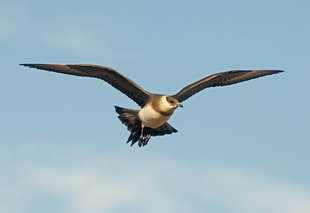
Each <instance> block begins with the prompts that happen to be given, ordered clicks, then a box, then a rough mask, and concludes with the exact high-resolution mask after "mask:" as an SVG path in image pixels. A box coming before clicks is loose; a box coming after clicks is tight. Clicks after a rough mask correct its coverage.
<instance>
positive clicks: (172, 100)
mask: <svg viewBox="0 0 310 213" xmlns="http://www.w3.org/2000/svg"><path fill="white" fill-rule="evenodd" d="M166 100H167V102H168V104H169V105H170V106H171V107H172V108H174V109H176V108H178V107H183V105H182V104H181V103H180V102H179V101H178V100H177V99H175V98H172V97H170V96H166Z"/></svg>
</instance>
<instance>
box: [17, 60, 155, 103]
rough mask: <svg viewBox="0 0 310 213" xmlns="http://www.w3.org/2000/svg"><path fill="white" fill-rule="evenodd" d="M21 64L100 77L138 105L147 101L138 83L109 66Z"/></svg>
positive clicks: (70, 73)
mask: <svg viewBox="0 0 310 213" xmlns="http://www.w3.org/2000/svg"><path fill="white" fill-rule="evenodd" d="M21 65H23V66H27V67H31V68H37V69H42V70H48V71H53V72H59V73H64V74H69V75H77V76H83V77H94V78H99V79H102V80H104V81H106V82H108V83H109V84H111V85H112V86H113V87H115V88H116V89H118V90H119V91H121V92H122V93H124V94H125V95H127V96H128V97H129V98H131V99H132V100H133V101H135V102H136V103H137V104H138V105H139V106H140V107H143V106H144V105H145V103H146V102H147V101H148V97H149V94H150V93H148V92H147V91H145V90H144V89H142V88H141V87H140V86H139V85H138V84H136V83H135V82H133V81H132V80H130V79H129V78H126V77H125V76H123V75H121V74H120V73H119V72H117V71H115V70H114V69H112V68H109V67H103V66H97V65H89V64H21Z"/></svg>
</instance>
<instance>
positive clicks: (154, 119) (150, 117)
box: [138, 105, 171, 128]
mask: <svg viewBox="0 0 310 213" xmlns="http://www.w3.org/2000/svg"><path fill="white" fill-rule="evenodd" d="M138 116H139V118H140V120H141V121H142V123H143V125H144V126H146V127H151V128H157V127H160V126H161V125H163V124H164V123H166V121H167V120H168V119H169V118H170V116H171V115H169V116H164V115H162V114H160V113H159V112H157V111H155V110H154V109H153V108H152V106H150V105H146V106H145V107H143V108H142V109H141V110H140V111H139V113H138Z"/></svg>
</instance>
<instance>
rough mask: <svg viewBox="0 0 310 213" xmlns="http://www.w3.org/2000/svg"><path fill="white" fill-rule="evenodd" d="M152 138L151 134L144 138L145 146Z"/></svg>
mask: <svg viewBox="0 0 310 213" xmlns="http://www.w3.org/2000/svg"><path fill="white" fill-rule="evenodd" d="M150 138H151V135H147V136H146V137H145V138H144V140H143V146H145V145H146V144H147V142H149V140H150Z"/></svg>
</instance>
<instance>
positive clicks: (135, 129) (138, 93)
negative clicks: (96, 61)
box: [20, 64, 283, 146]
mask: <svg viewBox="0 0 310 213" xmlns="http://www.w3.org/2000/svg"><path fill="white" fill-rule="evenodd" d="M20 65H23V66H27V67H31V68H37V69H41V70H48V71H53V72H58V73H64V74H69V75H76V76H82V77H94V78H99V79H102V80H104V81H106V82H107V83H109V84H111V85H112V86H113V87H115V88H116V89H118V90H119V91H121V92H122V93H124V94H125V95H127V96H128V97H129V98H130V99H132V100H133V101H135V102H136V103H137V104H138V105H139V106H140V107H141V109H140V110H134V109H126V108H122V107H118V106H115V110H116V112H117V113H118V114H119V116H118V118H119V120H120V121H121V122H122V123H123V124H124V125H126V126H127V129H128V130H129V131H130V132H131V133H130V135H129V138H128V140H127V143H128V142H131V146H132V145H133V144H135V143H136V142H138V145H139V146H145V145H146V144H147V143H148V141H149V140H150V138H151V136H158V135H165V134H172V133H175V132H177V130H176V129H175V128H173V127H172V126H171V125H170V124H169V123H168V122H167V121H168V120H169V118H170V117H171V116H172V114H173V112H174V111H175V110H176V109H177V108H178V107H183V105H182V104H181V103H182V102H183V101H185V100H186V99H188V98H189V97H191V96H192V95H194V94H196V93H198V92H200V91H202V90H203V89H205V88H208V87H216V86H227V85H231V84H235V83H239V82H242V81H247V80H250V79H254V78H258V77H262V76H265V75H272V74H276V73H280V72H283V70H234V71H228V72H222V73H217V74H213V75H210V76H208V77H205V78H203V79H201V80H199V81H196V82H194V83H192V84H190V85H188V86H186V87H184V88H183V89H182V90H180V91H179V92H178V93H177V94H175V95H172V96H169V95H161V94H153V93H150V92H147V91H146V90H144V89H143V88H141V87H140V86H139V85H138V84H136V83H135V82H133V81H132V80H130V79H129V78H127V77H125V76H123V75H122V74H120V73H119V72H117V71H116V70H114V69H112V68H110V67H104V66H98V65H90V64H20Z"/></svg>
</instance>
